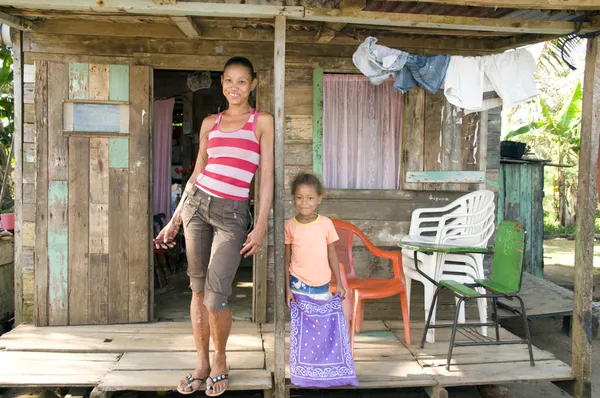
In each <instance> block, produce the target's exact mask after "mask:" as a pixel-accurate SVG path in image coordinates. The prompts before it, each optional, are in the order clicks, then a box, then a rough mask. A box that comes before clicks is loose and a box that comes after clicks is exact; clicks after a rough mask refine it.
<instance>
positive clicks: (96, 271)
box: [89, 138, 109, 324]
mask: <svg viewBox="0 0 600 398" xmlns="http://www.w3.org/2000/svg"><path fill="white" fill-rule="evenodd" d="M108 170H109V168H108V140H107V139H105V138H91V139H90V161H89V180H90V203H89V251H90V274H89V276H90V281H89V286H90V289H89V291H90V296H89V300H90V301H89V306H90V309H89V316H90V319H89V321H90V323H95V324H98V323H100V324H104V323H107V322H108V290H109V287H108V262H109V247H108V245H109V242H108V239H109V230H108V215H109V208H108V198H109V175H108Z"/></svg>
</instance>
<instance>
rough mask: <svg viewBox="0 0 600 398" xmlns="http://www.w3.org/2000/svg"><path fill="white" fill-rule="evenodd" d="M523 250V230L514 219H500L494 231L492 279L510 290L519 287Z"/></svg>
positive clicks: (516, 289)
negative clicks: (496, 229)
mask: <svg viewBox="0 0 600 398" xmlns="http://www.w3.org/2000/svg"><path fill="white" fill-rule="evenodd" d="M524 250H525V230H524V229H523V226H522V225H521V224H519V223H518V222H515V221H502V222H501V223H500V225H499V226H498V231H497V232H496V244H495V246H494V259H493V262H492V281H493V282H495V283H498V284H500V285H502V286H504V287H506V288H508V289H510V290H511V291H512V292H514V293H516V292H518V291H519V290H520V289H521V279H522V278H523V252H524Z"/></svg>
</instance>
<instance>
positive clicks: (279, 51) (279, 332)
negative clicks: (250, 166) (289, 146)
mask: <svg viewBox="0 0 600 398" xmlns="http://www.w3.org/2000/svg"><path fill="white" fill-rule="evenodd" d="M274 47H275V52H274V65H273V70H274V77H275V78H274V93H273V97H274V99H275V115H274V116H275V164H284V162H285V154H284V140H285V113H286V112H285V109H286V108H287V109H292V108H291V107H290V105H291V104H290V103H289V102H288V95H286V94H287V93H286V90H285V59H286V54H285V51H286V17H284V16H282V15H278V16H276V17H275V46H274ZM309 94H310V96H309V97H308V98H310V100H309V102H308V104H309V106H310V113H312V89H311V90H310V91H309ZM290 99H291V98H290ZM294 113H296V112H295V109H294ZM310 113H307V114H310ZM283 169H284V168H283V167H276V168H275V196H274V201H273V205H274V207H273V210H274V211H273V217H274V224H275V225H274V227H275V228H274V236H275V242H276V243H275V369H274V370H275V371H274V378H275V385H274V390H275V395H276V396H278V397H282V398H283V397H287V396H288V392H289V390H287V389H286V388H285V363H284V348H285V345H284V336H285V284H286V281H285V273H284V271H283V267H284V264H283V257H284V253H283V251H284V245H283V235H284V231H283V216H284V193H283V189H282V187H283V185H284V171H283Z"/></svg>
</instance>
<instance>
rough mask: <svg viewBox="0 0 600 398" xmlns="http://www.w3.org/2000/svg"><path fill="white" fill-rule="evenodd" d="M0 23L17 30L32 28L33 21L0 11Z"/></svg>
mask: <svg viewBox="0 0 600 398" xmlns="http://www.w3.org/2000/svg"><path fill="white" fill-rule="evenodd" d="M0 24H4V25H8V26H10V27H11V28H15V29H17V30H26V31H30V30H34V28H35V27H34V25H33V22H31V21H30V20H28V19H25V18H21V17H16V16H14V15H11V14H7V13H5V12H2V11H0Z"/></svg>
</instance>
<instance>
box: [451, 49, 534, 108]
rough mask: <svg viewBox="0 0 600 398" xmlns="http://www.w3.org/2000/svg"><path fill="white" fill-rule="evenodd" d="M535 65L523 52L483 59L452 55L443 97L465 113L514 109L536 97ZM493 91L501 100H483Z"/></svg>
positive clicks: (520, 50)
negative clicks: (504, 108) (499, 107)
mask: <svg viewBox="0 0 600 398" xmlns="http://www.w3.org/2000/svg"><path fill="white" fill-rule="evenodd" d="M535 70H536V63H535V59H534V58H533V55H531V53H530V52H529V51H527V50H526V49H519V50H515V51H509V52H505V53H502V54H496V55H486V56H482V57H461V56H453V57H451V59H450V64H449V65H448V71H447V73H446V80H445V82H444V94H445V95H446V99H447V100H448V102H450V103H451V104H453V105H455V106H458V107H460V108H463V109H465V114H467V113H471V112H479V111H483V110H487V109H491V108H495V107H497V106H500V105H503V106H505V107H507V108H510V107H514V106H516V105H518V104H520V103H522V102H525V101H528V100H530V99H532V98H534V97H535V96H536V95H537V94H538V90H537V86H536V83H535V79H534V77H533V75H534V73H535ZM490 91H495V92H496V93H497V94H498V96H499V97H500V98H490V99H484V98H483V97H484V93H487V92H490Z"/></svg>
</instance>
